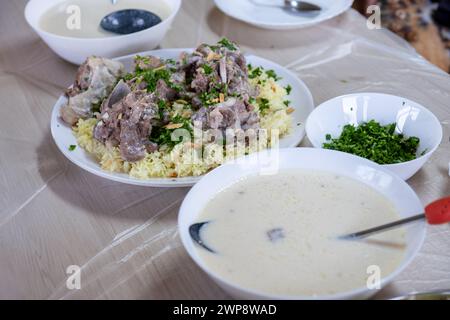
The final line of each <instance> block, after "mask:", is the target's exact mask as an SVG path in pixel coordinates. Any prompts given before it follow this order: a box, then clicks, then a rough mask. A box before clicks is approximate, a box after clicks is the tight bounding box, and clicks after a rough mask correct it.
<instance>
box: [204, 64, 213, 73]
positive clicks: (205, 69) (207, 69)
mask: <svg viewBox="0 0 450 320" xmlns="http://www.w3.org/2000/svg"><path fill="white" fill-rule="evenodd" d="M202 68H203V71H205V74H206V75H209V74H211V73H212V72H213V68H212V67H211V66H209V65H207V64H204V65H203V66H202Z"/></svg>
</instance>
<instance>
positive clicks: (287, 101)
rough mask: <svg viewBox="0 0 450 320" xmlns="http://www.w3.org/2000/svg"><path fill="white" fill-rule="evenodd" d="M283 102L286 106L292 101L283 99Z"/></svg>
mask: <svg viewBox="0 0 450 320" xmlns="http://www.w3.org/2000/svg"><path fill="white" fill-rule="evenodd" d="M283 104H284V105H285V106H286V107H289V105H290V104H291V101H289V100H285V101H283Z"/></svg>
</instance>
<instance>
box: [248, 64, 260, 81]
mask: <svg viewBox="0 0 450 320" xmlns="http://www.w3.org/2000/svg"><path fill="white" fill-rule="evenodd" d="M262 73H263V70H262V68H261V67H257V68H254V69H253V68H252V69H250V70H249V74H248V77H249V78H250V79H255V78H257V77H259V76H260V75H262Z"/></svg>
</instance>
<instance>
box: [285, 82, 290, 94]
mask: <svg viewBox="0 0 450 320" xmlns="http://www.w3.org/2000/svg"><path fill="white" fill-rule="evenodd" d="M285 89H286V93H287V94H291V91H292V87H291V85H290V84H288V85H287V86H286V87H285Z"/></svg>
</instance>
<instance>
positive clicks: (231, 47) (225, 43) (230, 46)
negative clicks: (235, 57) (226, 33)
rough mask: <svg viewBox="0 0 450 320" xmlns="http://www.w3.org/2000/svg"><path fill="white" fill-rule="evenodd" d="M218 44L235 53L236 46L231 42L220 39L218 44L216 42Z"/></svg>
mask: <svg viewBox="0 0 450 320" xmlns="http://www.w3.org/2000/svg"><path fill="white" fill-rule="evenodd" d="M217 43H218V44H221V45H222V46H224V47H225V48H227V49H228V50H231V51H236V46H235V45H234V43H233V42H231V41H230V40H228V39H227V38H222V39H221V40H220V41H219V42H217Z"/></svg>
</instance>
